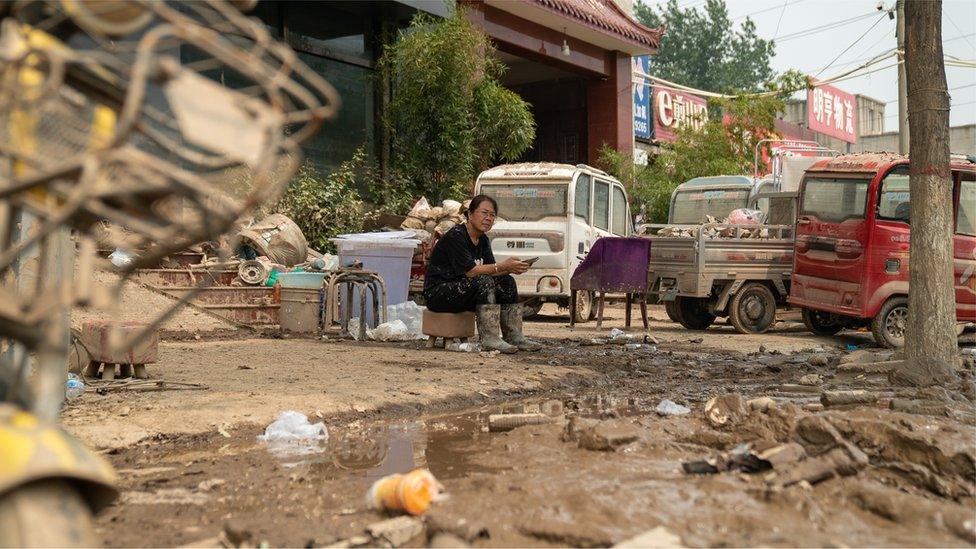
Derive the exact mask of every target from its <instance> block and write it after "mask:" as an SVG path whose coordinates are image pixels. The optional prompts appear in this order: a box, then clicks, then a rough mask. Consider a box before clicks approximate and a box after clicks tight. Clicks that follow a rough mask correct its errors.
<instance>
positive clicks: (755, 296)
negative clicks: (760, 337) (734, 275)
mask: <svg viewBox="0 0 976 549" xmlns="http://www.w3.org/2000/svg"><path fill="white" fill-rule="evenodd" d="M729 320H731V321H732V326H733V327H735V329H736V331H737V332H739V333H740V334H761V333H763V332H765V331H766V330H768V329H769V327H770V326H772V325H773V322H775V321H776V296H774V295H773V292H772V291H770V289H769V288H767V287H766V286H765V285H763V284H759V283H757V282H752V283H749V284H746V285H745V286H743V287H742V289H740V290H739V291H738V292H737V293H736V294H735V297H733V298H732V304H731V305H730V306H729Z"/></svg>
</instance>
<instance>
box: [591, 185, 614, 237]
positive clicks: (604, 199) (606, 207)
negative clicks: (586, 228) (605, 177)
mask: <svg viewBox="0 0 976 549" xmlns="http://www.w3.org/2000/svg"><path fill="white" fill-rule="evenodd" d="M593 226H594V227H596V228H597V229H603V230H604V231H609V230H610V184H609V183H606V182H603V181H597V182H595V183H594V184H593Z"/></svg>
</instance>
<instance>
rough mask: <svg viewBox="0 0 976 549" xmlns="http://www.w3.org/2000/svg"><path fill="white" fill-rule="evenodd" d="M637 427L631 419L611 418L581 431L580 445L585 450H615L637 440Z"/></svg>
mask: <svg viewBox="0 0 976 549" xmlns="http://www.w3.org/2000/svg"><path fill="white" fill-rule="evenodd" d="M637 437H638V435H637V429H636V428H635V427H634V424H633V423H631V422H630V421H629V420H622V419H609V420H606V421H601V422H598V423H597V424H596V425H591V426H589V427H588V428H586V429H583V430H582V431H581V432H580V436H579V447H580V448H582V449H584V450H596V451H599V452H613V451H616V450H617V449H618V448H620V447H621V446H624V445H627V444H630V443H631V442H634V441H635V440H637Z"/></svg>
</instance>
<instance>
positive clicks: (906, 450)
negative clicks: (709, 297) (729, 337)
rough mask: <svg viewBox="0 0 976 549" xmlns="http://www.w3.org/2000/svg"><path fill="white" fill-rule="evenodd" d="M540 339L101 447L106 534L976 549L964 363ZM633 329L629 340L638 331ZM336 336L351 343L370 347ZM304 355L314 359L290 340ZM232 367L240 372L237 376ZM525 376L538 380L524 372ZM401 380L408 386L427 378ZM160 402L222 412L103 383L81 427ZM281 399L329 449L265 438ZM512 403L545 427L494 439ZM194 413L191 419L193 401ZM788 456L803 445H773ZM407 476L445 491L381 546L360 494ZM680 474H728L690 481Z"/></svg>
mask: <svg viewBox="0 0 976 549" xmlns="http://www.w3.org/2000/svg"><path fill="white" fill-rule="evenodd" d="M611 325H612V324H611ZM602 332H603V333H605V332H606V329H604V330H602ZM530 333H532V334H533V335H535V336H539V337H542V338H543V339H545V340H546V342H547V343H549V344H550V346H549V348H548V349H547V350H545V351H543V352H541V353H536V354H531V355H530V354H524V355H523V354H520V355H516V356H515V357H514V358H511V357H502V358H498V357H480V356H477V357H475V356H472V357H471V360H472V361H473V362H472V363H470V364H468V365H463V364H462V365H459V364H457V362H456V356H457V355H458V353H446V352H444V351H438V352H433V353H434V354H430V353H431V352H427V351H418V350H415V349H413V348H411V347H410V346H409V345H400V346H389V345H387V346H382V345H377V346H375V347H371V348H370V350H369V351H368V352H369V353H378V356H382V355H386V356H391V355H392V356H394V357H398V358H399V359H400V361H401V362H402V361H404V359H406V363H408V364H409V374H410V376H413V375H414V374H416V375H417V377H420V378H422V379H423V380H425V381H426V385H424V383H420V384H419V386H421V387H423V386H429V385H430V384H431V382H430V381H429V380H428V379H427V378H425V377H424V376H426V375H427V374H426V373H425V372H424V370H425V369H428V370H432V369H435V368H436V369H437V370H438V374H437V375H438V377H439V379H440V381H437V382H434V385H436V386H437V387H438V388H439V390H440V391H441V392H438V393H435V392H431V393H430V396H429V398H424V399H423V400H422V402H423V404H420V405H410V406H394V405H392V404H390V403H389V402H387V403H386V404H382V403H374V404H376V405H375V406H373V407H371V408H370V409H369V410H366V409H365V408H362V409H361V411H357V410H355V409H352V407H354V406H355V404H349V405H344V406H341V407H336V408H334V409H333V408H328V411H323V409H324V408H326V406H325V405H323V404H322V403H321V402H317V401H316V400H315V399H314V398H312V397H310V396H308V395H306V394H305V393H304V392H303V391H301V390H296V395H295V398H293V399H291V400H289V399H288V398H287V396H284V397H281V398H279V397H278V396H273V397H272V396H269V394H264V393H263V389H262V387H261V386H260V384H254V383H252V384H251V385H250V386H249V387H248V389H247V391H248V393H247V394H250V395H251V396H250V398H251V399H254V400H255V401H257V402H259V403H260V405H257V406H256V407H255V410H254V415H260V416H261V418H260V419H261V421H260V422H247V421H238V422H234V421H232V420H230V419H226V418H225V420H222V422H221V421H220V420H215V421H214V423H213V426H211V427H207V428H205V429H198V430H196V432H192V430H189V429H187V430H186V432H180V431H173V430H170V431H163V430H157V431H156V432H154V433H149V434H148V435H147V436H145V437H143V438H142V439H140V440H138V441H137V442H127V443H124V444H109V445H106V446H105V450H104V452H105V454H106V457H108V458H109V459H110V460H111V461H112V463H113V464H114V465H115V466H116V468H117V469H118V470H119V473H120V476H121V479H122V486H121V488H122V496H121V498H120V500H119V501H118V502H117V504H116V505H114V506H112V507H110V508H109V509H107V510H106V511H105V512H103V513H102V515H100V516H99V518H98V529H99V533H100V535H101V536H102V539H103V541H104V543H105V544H106V545H107V546H117V547H121V546H149V545H152V546H158V545H163V546H179V545H200V546H207V545H217V544H223V545H225V546H227V545H235V544H238V545H241V546H249V545H250V546H253V545H258V544H261V543H262V542H266V543H268V544H269V545H271V546H327V545H332V544H337V545H338V546H345V547H350V546H359V545H384V544H386V545H389V544H390V539H394V541H395V544H402V545H406V546H428V545H433V546H457V545H461V544H466V545H472V546H585V547H602V546H612V545H615V544H618V543H620V542H623V541H625V540H628V539H630V538H633V537H634V536H637V535H639V534H642V533H644V532H647V531H649V530H654V529H655V528H657V530H654V532H655V533H654V534H653V535H652V537H650V538H643V539H642V540H641V541H640V542H639V543H638V545H644V546H647V545H649V544H651V545H653V544H663V545H675V544H683V545H687V546H723V545H731V546H756V545H769V546H797V545H803V546H867V545H871V546H907V545H911V546H967V547H972V546H973V544H974V543H976V518H974V517H976V465H974V463H976V431H974V429H976V427H974V426H976V410H974V405H973V401H972V399H973V398H976V395H973V394H971V393H972V379H973V375H974V372H973V369H972V362H971V361H970V362H967V363H966V364H965V365H964V366H963V369H962V370H961V371H960V372H959V379H958V380H957V381H954V382H953V384H952V386H951V387H950V386H946V387H934V388H927V389H909V388H902V387H897V386H893V385H892V384H891V383H890V382H889V381H888V378H887V374H885V373H884V372H880V371H878V370H877V369H872V367H870V366H867V367H861V366H860V365H859V364H858V360H861V361H874V360H876V359H878V358H882V359H883V358H886V357H885V356H883V355H882V356H880V357H878V356H868V353H867V352H862V353H860V354H861V355H863V356H861V357H858V356H856V355H855V356H854V357H853V359H852V357H851V356H849V355H851V353H848V352H846V351H844V350H842V349H841V348H840V346H839V344H841V343H843V341H842V340H841V341H834V342H833V343H834V345H829V344H825V343H824V342H823V341H822V340H816V339H813V338H810V337H808V336H807V337H803V334H798V335H797V336H796V338H795V339H794V336H793V335H791V332H790V330H789V329H785V330H783V332H782V333H781V334H778V335H774V336H769V337H767V338H766V339H763V340H758V339H748V338H742V339H740V340H739V341H740V343H739V348H738V349H729V348H728V347H729V345H726V344H725V343H724V339H723V337H722V336H724V335H725V334H724V333H723V332H722V330H721V329H719V330H718V331H717V334H715V333H712V332H706V333H704V334H700V333H699V334H696V333H692V332H686V331H683V330H679V331H669V330H663V329H659V330H652V333H654V334H655V337H657V338H658V339H659V341H658V343H657V344H646V345H642V346H640V347H637V348H635V347H634V346H633V345H632V346H630V347H627V346H625V345H622V344H606V345H584V344H583V343H586V340H587V339H589V338H591V337H593V336H594V335H599V333H597V332H596V331H595V330H593V329H592V328H588V329H587V330H584V331H582V332H577V333H575V334H573V337H571V338H566V337H558V336H559V335H563V336H565V335H566V333H565V329H564V328H563V325H561V324H558V323H557V322H556V321H547V322H542V323H532V324H531V325H530ZM634 335H635V338H634V340H632V343H639V342H643V339H642V338H641V335H640V334H639V333H635V334H634ZM554 336H556V337H554ZM733 337H734V336H733ZM858 337H859V335H858V334H854V335H853V336H851V337H850V339H851V340H853V341H858ZM699 338H701V339H699ZM760 341H765V342H766V343H760ZM279 343H281V342H279ZM312 343H313V342H306V346H307V345H311V344H312ZM222 344H226V345H231V346H232V347H230V348H235V347H234V346H236V347H238V348H246V346H242V344H241V342H233V341H230V342H222ZM211 345H217V344H216V343H214V344H211ZM330 345H335V346H336V347H337V348H339V349H340V350H344V351H346V352H349V353H353V352H359V351H357V350H356V349H359V348H357V347H356V346H357V345H359V344H356V343H351V342H341V343H334V344H330ZM760 345H762V347H763V350H762V352H760V351H759V346H760ZM220 348H221V349H223V350H224V351H227V348H223V347H220ZM330 348H331V347H330ZM227 352H228V355H229V356H236V355H234V354H233V353H230V352H229V351H227ZM414 353H421V354H418V355H415V354H414ZM400 355H405V356H400ZM448 355H450V356H448ZM432 356H433V357H434V358H433V359H431V358H430V357H432ZM845 357H846V358H845ZM279 360H280V359H279ZM290 360H291V361H292V363H296V361H300V358H299V357H296V356H295V355H294V353H293V354H292V355H290ZM842 360H843V361H845V362H844V363H841V362H842ZM260 361H261V359H258V358H257V357H255V356H254V355H253V354H252V355H251V362H250V363H249V364H250V365H251V367H254V368H264V367H265V366H262V365H261V363H260ZM425 361H426V362H427V364H426V366H425V365H424V362H425ZM217 362H219V360H217ZM210 366H211V368H212V369H213V370H214V371H216V372H223V371H224V370H222V369H221V368H223V367H222V366H220V365H219V364H216V363H215V364H211V365H210ZM367 366H369V365H368V364H363V363H360V364H356V367H358V368H364V367H367ZM231 367H233V368H235V370H226V372H236V371H237V370H236V368H237V365H233V364H232V365H230V366H227V368H231ZM330 367H334V368H339V366H330ZM473 370H478V371H477V372H473ZM340 371H342V370H341V369H340ZM241 373H242V375H243V374H246V373H247V371H245V370H242V371H241ZM282 375H286V374H282ZM287 375H290V376H295V375H298V376H299V378H300V379H303V378H301V376H302V374H293V373H292V374H287ZM350 375H352V374H350ZM378 375H379V376H380V377H382V376H384V375H386V373H385V372H383V371H381V373H380V374H378ZM525 375H530V376H531V377H532V383H531V384H519V383H517V381H516V380H517V379H518V378H519V377H520V376H525ZM201 377H205V376H201ZM235 379H236V378H235ZM404 381H405V382H404V383H403V384H402V385H400V386H398V388H399V389H400V390H405V391H414V392H418V391H421V390H422V389H414V388H412V387H415V383H416V382H414V381H412V380H404ZM406 381H409V382H406ZM967 383H968V384H967ZM231 384H233V383H231ZM293 384H294V382H293ZM451 384H454V386H453V387H451V388H448V387H445V385H451ZM269 385H271V386H272V387H277V385H276V384H275V383H269ZM298 385H299V386H301V383H298ZM340 385H341V384H340ZM215 386H216V387H218V389H219V387H220V384H219V383H215ZM448 389H451V390H448ZM852 391H853V392H852ZM211 392H212V391H211ZM267 392H268V393H273V392H274V391H273V390H271V389H269V390H268V391H267ZM825 392H826V393H829V395H831V397H830V398H839V397H837V395H840V396H841V397H843V398H847V399H848V400H850V399H851V398H853V399H854V400H855V401H856V402H854V403H853V404H852V403H850V402H848V401H843V398H841V401H843V402H841V401H836V402H841V404H839V405H835V400H830V398H828V399H827V400H826V402H827V406H826V407H825V405H824V400H823V398H822V394H823V393H825ZM319 394H321V393H319ZM852 394H854V395H856V396H855V397H851V396H850V395H852ZM449 395H453V396H449ZM464 395H467V396H464ZM727 395H733V396H727ZM845 395H847V396H845ZM967 395H968V396H967ZM716 396H718V397H721V398H720V399H719V400H718V401H717V402H718V404H716V403H712V405H711V407H710V408H708V409H709V410H710V411H711V412H712V413H711V414H710V415H709V414H706V411H705V410H706V408H707V407H708V406H707V404H708V402H709V401H710V399H712V397H716ZM740 397H741V398H740ZM761 397H768V398H761ZM168 398H176V399H178V400H182V401H183V403H184V405H185V404H187V403H193V402H197V403H198V404H199V405H201V406H206V407H207V408H208V409H211V410H213V409H217V408H216V407H215V405H214V404H212V403H208V402H204V400H202V399H204V396H193V397H187V396H185V395H178V396H174V395H172V394H170V395H168V396H167V395H166V394H163V393H157V394H153V395H152V396H147V395H138V396H136V397H125V396H121V395H109V396H104V397H100V398H93V399H92V400H91V402H89V403H88V404H84V403H82V404H80V405H78V406H75V407H74V409H73V410H68V416H69V418H73V419H70V420H69V424H74V425H76V426H77V425H79V424H81V423H88V424H89V426H88V429H89V430H83V432H85V433H88V432H93V431H97V430H98V429H99V428H100V427H99V425H98V424H97V423H98V422H96V424H95V425H91V423H92V422H93V421H95V419H96V418H100V417H102V416H103V415H104V414H107V413H110V411H111V410H112V409H117V408H118V407H119V406H121V405H123V404H122V402H123V400H124V399H129V400H128V401H126V402H128V403H127V404H125V406H128V407H129V408H130V410H127V414H131V415H138V414H139V413H140V412H139V410H136V408H137V407H138V406H139V405H140V403H141V404H142V405H148V406H152V407H154V408H153V409H155V410H156V411H157V412H158V411H160V410H166V411H168V410H170V408H167V404H166V399H168ZM188 398H189V400H187V399H188ZM322 398H323V397H321V396H320V397H319V400H321V399H322ZM133 399H134V400H133ZM150 399H152V400H150ZM193 399H201V400H196V401H195V400H193ZM664 399H668V400H671V401H673V402H675V403H677V404H679V405H684V406H686V407H688V408H689V409H690V412H689V413H687V414H685V415H677V416H671V415H661V414H659V413H657V412H656V411H655V410H656V408H657V407H658V406H659V404H660V403H661V401H662V400H664ZM756 399H759V400H756ZM245 400H246V399H245ZM893 402H894V403H895V404H892V403H893ZM245 404H246V402H245ZM240 405H241V403H240V402H226V403H224V409H225V410H231V411H233V412H232V413H233V414H236V413H237V412H236V411H234V410H237V408H235V407H236V406H240ZM892 407H895V408H898V410H902V411H898V410H895V411H893V410H891V408H892ZM273 409H276V410H278V411H280V410H283V409H295V410H298V411H300V412H302V413H305V414H307V415H308V416H309V417H310V419H311V420H312V421H320V420H323V421H324V423H325V424H326V426H327V428H328V432H329V437H328V440H327V441H320V442H316V443H312V444H305V445H299V446H281V445H268V444H266V443H264V442H261V441H259V440H258V438H257V437H258V435H260V434H261V433H262V432H263V428H264V427H263V426H264V425H266V424H267V421H265V420H266V419H267V417H266V415H267V414H266V413H265V412H267V413H271V411H272V410H273ZM500 413H532V414H544V415H546V417H547V418H548V419H547V421H548V423H545V424H541V425H531V426H525V427H520V428H517V429H514V430H511V431H506V432H491V431H489V423H490V422H489V416H492V415H494V414H500ZM167 415H168V417H166V418H165V419H161V421H162V422H177V421H178V420H179V413H175V417H174V414H172V413H168V414H167ZM186 415H187V417H190V418H195V417H196V415H195V413H194V411H193V410H187V414H186ZM228 417H230V416H228ZM242 417H243V416H242ZM252 417H254V416H252ZM124 419H125V418H122V420H124ZM106 439H111V437H107V438H106ZM783 449H786V450H790V451H795V452H798V455H796V456H793V457H792V458H789V459H784V460H783V461H782V462H778V461H777V459H776V458H773V457H769V456H771V455H774V454H776V452H778V451H779V450H783ZM771 452H772V453H771ZM788 453H789V452H785V453H780V454H778V455H780V456H782V455H786V454H788ZM757 456H759V457H757ZM683 464H684V465H683ZM757 464H758V465H757ZM415 467H427V468H429V469H430V471H431V472H432V473H433V474H434V475H435V476H436V477H437V478H438V480H439V481H440V482H441V483H442V484H443V485H444V487H445V489H446V496H445V497H444V498H443V499H442V500H441V501H438V502H436V503H435V504H434V506H433V507H432V509H431V510H430V511H429V512H428V513H427V514H426V515H424V517H422V520H421V521H420V522H418V523H412V524H413V526H411V527H415V528H416V530H410V528H408V529H407V530H409V532H407V533H405V534H404V533H402V532H401V534H402V535H399V534H398V535H399V537H397V536H394V537H393V538H389V539H388V538H383V537H375V536H374V537H371V536H370V535H367V534H366V531H367V528H369V527H370V525H374V524H375V523H377V522H380V521H382V520H384V519H387V518H388V517H387V516H386V515H384V514H381V513H378V512H376V511H374V510H371V509H369V508H368V507H367V502H366V498H365V494H366V492H367V490H368V488H369V486H370V485H371V484H372V483H373V481H375V480H376V479H378V478H380V477H382V476H384V475H387V474H390V473H397V472H406V471H409V470H411V469H413V468H415ZM686 467H688V468H691V469H692V470H695V471H698V472H700V473H701V471H702V468H703V467H704V468H705V469H709V470H712V469H714V470H715V471H714V472H707V473H702V474H689V473H688V472H686ZM400 538H402V539H400Z"/></svg>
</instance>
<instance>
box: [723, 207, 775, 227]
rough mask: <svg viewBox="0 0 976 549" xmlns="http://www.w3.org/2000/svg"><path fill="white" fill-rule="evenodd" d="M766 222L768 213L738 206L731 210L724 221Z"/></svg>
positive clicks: (741, 223) (760, 223)
mask: <svg viewBox="0 0 976 549" xmlns="http://www.w3.org/2000/svg"><path fill="white" fill-rule="evenodd" d="M765 222H766V214H764V213H763V212H762V211H760V210H750V209H749V208H738V209H735V210H732V211H731V212H729V216H728V217H726V218H725V221H723V223H728V224H729V225H762V224H763V223H765Z"/></svg>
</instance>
